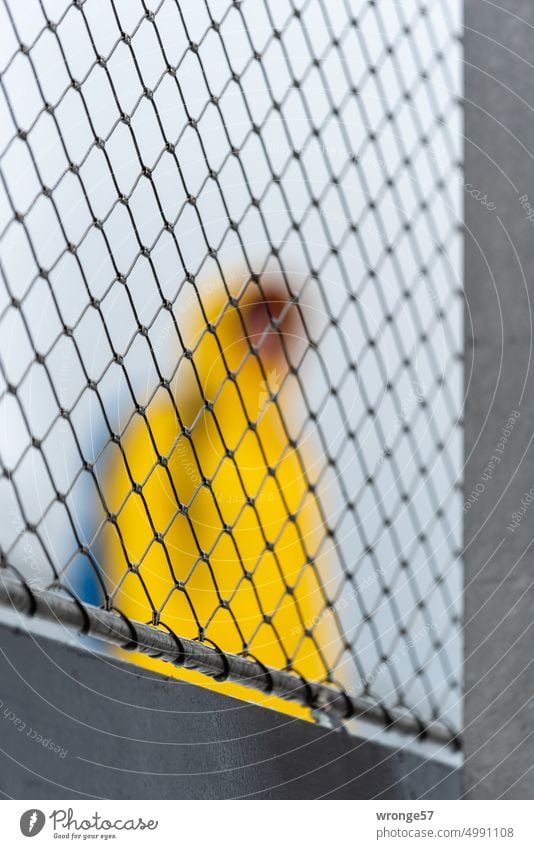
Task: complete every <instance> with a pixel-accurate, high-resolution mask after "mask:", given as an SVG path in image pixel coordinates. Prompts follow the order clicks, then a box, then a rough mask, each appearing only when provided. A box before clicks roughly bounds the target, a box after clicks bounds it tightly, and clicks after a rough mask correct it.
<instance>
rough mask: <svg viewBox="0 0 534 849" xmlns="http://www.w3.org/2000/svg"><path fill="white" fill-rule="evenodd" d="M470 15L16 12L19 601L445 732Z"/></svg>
mask: <svg viewBox="0 0 534 849" xmlns="http://www.w3.org/2000/svg"><path fill="white" fill-rule="evenodd" d="M460 11H461V10H460V2H459V0H447V2H443V0H427V2H424V3H423V2H420V0H407V2H403V3H398V2H393V0H353V2H348V0H339V2H336V3H327V2H326V0H279V2H277V3H275V4H273V3H267V2H266V1H265V0H256V2H252V0H240V2H239V0H234V2H230V0H224V2H212V0H198V2H197V3H194V4H191V3H190V4H182V3H180V2H178V0H160V2H158V0H155V2H144V0H135V2H129V3H124V2H116V0H76V2H63V3H58V2H51V0H27V2H25V3H24V4H19V3H15V0H1V2H0V19H1V30H2V49H1V61H0V118H1V120H0V128H1V129H0V236H1V239H2V254H1V265H0V274H1V285H0V340H1V341H0V472H1V478H0V504H1V507H2V514H3V516H4V521H3V523H2V527H1V530H0V550H1V555H2V559H1V563H2V565H3V567H4V569H5V573H4V574H6V575H7V574H8V572H10V573H11V578H13V577H15V578H16V580H17V581H18V582H19V583H20V585H22V586H23V587H24V591H25V593H26V596H28V595H29V594H32V593H33V594H35V595H36V596H37V595H38V594H39V593H41V594H42V593H43V592H45V594H46V593H48V594H47V595H46V598H47V604H48V605H49V606H50V607H53V606H54V598H56V599H59V600H60V601H61V604H62V605H63V607H62V608H61V604H60V605H59V608H61V609H63V610H65V609H66V608H65V603H66V601H67V600H68V598H70V599H75V600H76V601H75V602H71V601H69V602H68V603H69V604H75V605H77V607H76V609H77V610H78V611H80V610H81V609H82V607H83V608H84V609H85V615H84V620H83V623H84V625H87V624H88V623H89V624H90V625H92V626H94V627H95V628H96V625H95V618H94V613H93V611H94V607H95V606H96V607H100V608H101V610H102V611H104V612H105V613H106V615H107V616H108V619H107V620H106V621H109V622H111V623H113V622H115V623H116V625H115V627H117V628H119V630H120V627H119V626H121V627H124V623H128V628H129V631H128V633H129V635H130V638H129V642H130V643H131V644H135V643H137V644H138V647H141V648H143V646H139V644H140V643H141V642H142V640H141V638H140V634H144V635H145V638H146V639H148V640H149V641H150V640H152V639H156V644H157V639H160V640H163V638H164V637H165V638H166V639H167V641H169V640H170V641H171V643H172V641H173V640H174V646H175V655H174V657H173V656H172V651H171V652H169V651H168V650H166V651H163V649H162V651H163V654H164V655H165V656H166V657H167V659H171V660H174V661H177V660H178V655H179V658H180V660H181V661H183V660H184V657H185V655H187V650H188V651H190V653H192V654H194V646H195V645H196V644H198V645H199V646H201V647H205V648H206V651H205V652H204V654H203V655H202V657H203V659H204V666H203V667H202V669H203V671H205V672H206V671H207V672H209V671H210V664H212V666H213V668H212V670H211V671H212V672H217V670H219V672H220V668H221V663H222V671H223V672H224V673H225V674H227V675H230V677H231V678H233V680H238V679H239V678H244V677H246V676H247V674H248V671H247V670H251V669H253V668H254V669H255V670H256V673H255V675H256V680H255V682H254V683H255V686H257V687H258V688H261V687H263V689H271V690H273V692H275V693H277V694H283V695H285V696H286V697H287V696H288V694H289V697H291V695H293V697H294V698H295V699H297V700H300V701H303V700H304V701H306V702H307V704H309V705H311V706H312V707H313V706H315V707H323V708H324V707H325V703H328V700H329V698H330V697H331V698H332V700H333V701H335V699H336V698H337V703H338V705H339V701H340V700H339V693H340V692H342V694H343V696H342V698H341V704H342V705H343V706H344V707H343V710H341V711H339V710H338V713H339V712H341V713H342V714H345V715H348V714H349V713H350V712H351V711H353V710H355V711H356V712H360V713H362V712H363V713H365V710H366V707H365V706H366V705H367V706H372V707H370V708H369V710H371V712H372V709H374V708H379V709H383V710H385V713H384V714H382V715H383V716H385V717H386V718H387V719H388V720H390V719H391V718H392V717H394V716H395V715H397V714H399V715H403V716H404V717H406V716H408V717H412V719H413V723H412V727H413V728H415V729H420V728H421V727H423V728H427V730H429V732H430V733H431V734H433V733H437V732H436V728H438V725H439V726H440V727H441V728H443V727H444V728H445V729H446V732H445V736H448V737H453V736H454V735H455V734H456V733H457V731H458V729H459V725H460V708H459V690H458V688H459V678H460V673H459V670H460V665H461V660H460V639H459V620H460V583H461V578H460V576H461V572H460V564H459V550H460V531H461V528H460V516H461V491H460V482H459V479H458V476H459V472H460V468H461V447H462V445H461V428H460V427H459V425H460V424H461V422H460V412H461V397H462V363H461V339H462V319H461V315H462V292H461V285H460V281H459V273H460V250H461V236H460V231H461V228H460V226H459V223H458V217H459V211H460V198H459V194H460V189H459V188H458V180H457V179H456V176H457V172H458V169H459V168H460V162H459V150H460V108H459V88H460V82H459V76H460V74H459V66H460V52H459V51H460V47H459V35H458V33H459V27H460ZM58 604H59V602H58ZM59 608H58V610H59ZM32 609H33V608H32ZM56 615H58V616H59V613H58V611H56ZM100 615H102V614H100ZM99 621H100V622H102V621H103V620H102V619H100V620H99ZM143 624H144V625H147V626H148V627H149V630H148V631H147V630H146V629H145V630H143V628H142V625H143ZM110 627H111V626H110ZM136 629H137V630H136ZM96 630H98V628H96ZM147 635H148V636H147ZM150 635H152V636H150ZM154 635H156V636H154ZM180 640H182V642H180ZM132 641H133V643H132ZM192 641H196V642H192ZM115 642H117V641H115ZM119 642H120V640H119ZM122 642H123V643H124V642H125V640H124V639H123V640H122ZM151 645H152V649H154V645H155V644H151ZM162 645H163V644H162ZM177 646H178V647H179V651H178V655H176V647H177ZM187 647H189V648H187ZM192 647H193V648H192ZM145 648H146V646H145ZM167 648H168V642H167ZM186 649H187V650H186ZM199 650H200V649H199ZM155 653H156V652H155V651H154V650H153V651H152V654H155ZM136 657H140V655H138V656H136V655H135V654H133V655H131V656H130V658H131V659H132V660H134V661H135V660H136ZM143 657H144V660H143V663H144V665H148V666H150V665H152V666H153V668H156V669H159V668H160V666H161V661H158V660H156V659H153V660H150V659H149V660H147V659H146V657H145V656H143ZM210 657H211V660H210ZM214 658H215V660H214ZM239 658H242V659H244V660H245V661H247V662H245V663H243V662H241V664H240V662H239V661H238V659H239ZM221 659H222V660H221ZM197 660H198V658H197ZM158 664H159V665H158ZM217 664H219V666H217ZM186 665H187V663H186ZM189 665H191V666H195V663H194V662H193V660H191V662H190V664H189ZM196 666H197V668H200V667H201V665H200V666H199V663H197V664H196ZM258 669H259V672H258ZM250 674H252V673H250ZM219 677H220V676H219ZM249 683H250V682H249ZM303 684H304V686H303ZM362 705H363V707H362ZM349 706H350V709H349ZM375 715H376V710H375ZM379 715H380V714H379Z"/></svg>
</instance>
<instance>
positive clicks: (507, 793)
mask: <svg viewBox="0 0 534 849" xmlns="http://www.w3.org/2000/svg"><path fill="white" fill-rule="evenodd" d="M465 22H466V30H465V94H466V114H465V134H466V149H465V152H466V180H467V182H468V184H467V185H466V192H465V201H466V215H465V220H466V242H465V263H466V331H465V333H466V388H467V390H468V393H467V408H466V417H465V421H466V432H465V434H466V458H467V460H466V470H465V497H466V499H467V500H470V502H471V503H470V505H469V507H468V508H467V509H466V512H465V568H466V575H465V581H466V585H465V623H466V624H465V652H466V663H465V670H466V693H465V734H464V737H465V754H466V762H465V793H466V795H467V796H468V797H469V798H473V799H475V798H484V799H494V798H498V797H505V798H533V797H534V663H533V646H534V628H533V627H532V623H533V617H534V587H533V579H534V565H533V544H532V543H533V527H534V503H532V504H526V510H525V512H524V515H522V519H521V521H520V523H519V524H518V526H517V527H512V525H511V523H512V522H513V514H514V513H521V511H522V510H523V506H522V499H523V501H525V498H524V496H525V493H527V492H529V490H530V489H531V487H533V485H534V445H533V423H534V375H533V369H532V361H531V357H532V303H533V302H534V285H533V273H534V222H533V221H529V220H528V215H529V209H528V207H527V206H526V205H525V203H526V202H525V199H524V198H523V202H522V201H521V197H522V196H524V195H528V202H529V203H531V204H532V205H533V211H532V218H533V219H534V158H533V156H532V152H533V148H534V111H533V106H534V3H532V0H504V1H503V0H501V2H499V3H496V4H493V3H489V2H485V0H467V2H466V4H465ZM476 192H480V195H481V196H482V197H483V196H484V195H487V201H488V202H489V203H490V204H495V209H493V210H491V209H489V208H488V207H487V206H484V205H483V203H482V202H481V197H480V196H478V197H475V196H474V195H475V194H476ZM514 410H515V411H518V412H519V413H520V416H519V418H516V419H515V420H514V421H515V424H514V426H513V428H507V430H508V431H511V432H510V433H509V434H508V435H506V434H505V436H507V441H506V442H505V443H504V442H503V440H502V438H501V437H502V435H503V434H502V429H503V428H506V424H507V421H508V419H509V417H510V416H511V415H512V414H513V411H514ZM495 457H496V458H497V460H498V462H497V461H496V460H493V467H491V464H492V458H495ZM532 491H533V492H534V489H533V490H532ZM473 492H474V493H475V494H474V495H472V496H470V494H471V493H473ZM529 497H530V498H531V496H529ZM533 502H534V500H533ZM525 503H526V502H525Z"/></svg>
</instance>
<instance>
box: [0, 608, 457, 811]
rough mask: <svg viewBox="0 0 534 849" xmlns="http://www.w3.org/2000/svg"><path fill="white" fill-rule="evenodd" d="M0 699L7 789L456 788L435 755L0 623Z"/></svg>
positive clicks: (186, 794) (70, 794)
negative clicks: (291, 714)
mask: <svg viewBox="0 0 534 849" xmlns="http://www.w3.org/2000/svg"><path fill="white" fill-rule="evenodd" d="M0 700H1V701H2V703H3V704H1V705H0V792H1V793H2V794H3V795H4V796H6V797H12V798H15V799H58V798H59V799H76V798H86V797H97V798H111V799H124V798H134V799H135V798H142V799H145V798H147V799H185V798H235V797H247V798H262V799H272V798H285V799H299V798H318V797H327V798H336V799H342V798H351V799H360V798H364V799H365V798H372V797H377V798H384V799H386V798H390V799H391V798H393V799H414V798H455V797H457V796H458V793H459V787H460V781H459V774H458V772H457V771H455V770H454V769H453V768H452V767H448V766H445V765H443V764H440V763H439V762H437V761H435V760H425V759H424V758H423V757H421V756H420V755H418V754H414V753H411V752H409V751H407V750H403V751H395V750H394V749H391V748H389V747H386V746H384V745H379V744H377V743H373V742H369V741H366V740H363V739H361V738H358V737H352V736H349V735H348V734H347V733H346V732H345V731H342V730H341V731H339V730H338V731H331V730H328V729H326V728H320V727H318V726H315V725H312V724H310V723H306V722H302V721H301V720H296V719H292V718H290V717H287V716H284V715H282V714H280V713H278V712H275V711H270V710H266V709H264V708H260V707H257V706H255V705H250V704H248V703H244V702H238V701H236V700H234V699H230V698H228V697H226V696H221V695H220V694H218V693H214V692H211V691H208V690H205V689H201V688H199V687H196V686H193V685H191V684H188V683H185V682H180V681H178V680H176V679H168V678H165V677H163V676H159V675H153V674H150V673H147V672H145V671H141V670H140V669H139V668H137V667H134V666H131V665H129V664H125V663H122V662H119V661H117V660H114V659H113V658H110V657H104V656H98V655H90V654H88V653H87V652H86V651H85V650H83V649H79V648H77V647H72V646H68V645H65V644H64V643H59V642H56V641H54V640H50V639H48V638H45V637H35V636H32V635H29V634H27V633H25V632H23V631H20V630H16V629H13V628H8V627H6V626H3V625H0ZM23 724H24V727H23ZM37 735H40V737H41V738H43V739H42V740H39V739H38V738H37ZM43 741H51V742H50V745H51V746H55V747H58V748H59V751H54V749H53V748H49V747H48V744H47V746H46V747H45V746H44V745H43Z"/></svg>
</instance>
